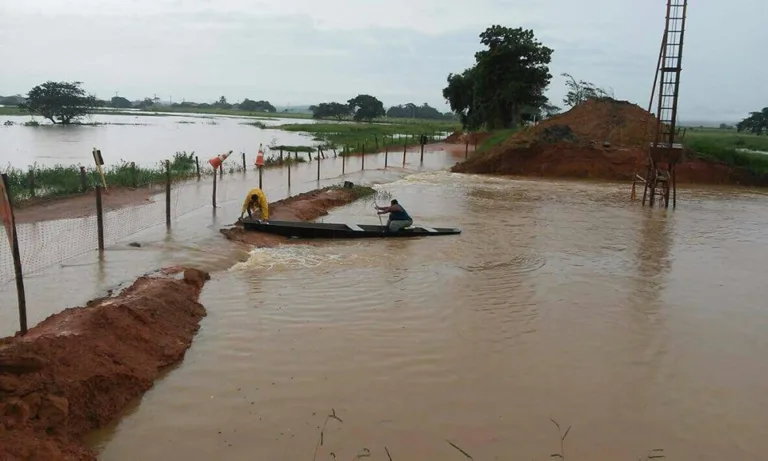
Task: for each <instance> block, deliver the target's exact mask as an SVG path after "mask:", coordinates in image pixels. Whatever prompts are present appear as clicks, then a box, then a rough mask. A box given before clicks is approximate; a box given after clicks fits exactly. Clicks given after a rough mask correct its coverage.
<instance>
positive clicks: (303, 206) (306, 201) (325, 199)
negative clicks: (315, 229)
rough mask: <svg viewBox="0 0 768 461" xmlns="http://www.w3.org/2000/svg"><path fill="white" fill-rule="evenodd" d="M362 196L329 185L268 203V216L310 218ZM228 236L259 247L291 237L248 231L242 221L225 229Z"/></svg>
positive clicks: (285, 219) (283, 218)
mask: <svg viewBox="0 0 768 461" xmlns="http://www.w3.org/2000/svg"><path fill="white" fill-rule="evenodd" d="M358 198H359V196H358V195H357V193H356V192H355V191H354V189H339V188H336V187H326V188H323V189H317V190H313V191H310V192H305V193H303V194H299V195H294V196H293V197H288V198H286V199H283V200H278V201H277V202H274V203H270V204H269V219H273V220H275V221H311V220H313V219H317V218H319V217H320V216H325V215H327V214H328V211H329V210H330V209H331V208H335V207H337V206H342V205H347V204H349V203H352V202H354V201H355V200H357V199H358ZM221 233H222V234H224V236H225V237H226V238H228V239H229V240H234V241H237V242H242V243H247V244H249V245H255V246H257V247H259V248H265V247H273V246H277V245H279V244H281V243H285V242H287V241H288V239H287V238H285V237H282V236H279V235H272V234H265V233H262V232H246V231H245V230H244V229H243V227H242V225H240V224H235V225H234V227H232V228H230V229H222V230H221Z"/></svg>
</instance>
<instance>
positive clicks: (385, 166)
mask: <svg viewBox="0 0 768 461" xmlns="http://www.w3.org/2000/svg"><path fill="white" fill-rule="evenodd" d="M386 139H387V138H384V140H386ZM388 164H389V147H387V143H386V142H385V143H384V169H385V170H386V169H387V165H388Z"/></svg>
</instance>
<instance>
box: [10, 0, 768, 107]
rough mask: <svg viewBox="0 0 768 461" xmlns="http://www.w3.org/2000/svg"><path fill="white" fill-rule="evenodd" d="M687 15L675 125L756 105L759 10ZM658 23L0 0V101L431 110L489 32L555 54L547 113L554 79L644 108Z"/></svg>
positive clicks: (150, 0)
mask: <svg viewBox="0 0 768 461" xmlns="http://www.w3.org/2000/svg"><path fill="white" fill-rule="evenodd" d="M691 3H692V5H691V7H689V11H688V28H687V31H686V41H685V50H684V56H683V68H684V69H683V74H682V83H681V101H680V104H681V106H680V110H681V115H680V116H681V118H683V119H686V120H739V119H741V118H743V117H744V116H745V115H746V114H747V112H749V111H751V110H758V109H760V108H762V107H764V106H768V85H766V84H765V81H766V79H767V78H768V77H767V76H766V74H768V59H765V56H766V51H765V44H766V43H768V32H766V30H767V29H766V28H765V20H766V17H767V16H768V9H766V7H765V6H764V5H763V3H764V1H763V0H731V1H727V2H726V1H723V0H697V1H694V2H691ZM665 13H666V1H665V0H472V1H459V0H251V1H246V0H66V1H65V0H0V94H2V95H7V94H15V93H22V94H26V92H27V91H29V89H30V88H32V87H33V86H34V85H36V84H38V83H41V82H43V81H45V80H49V79H50V80H80V81H82V82H84V87H85V88H86V90H88V91H89V92H91V93H96V94H97V95H98V96H99V97H101V98H109V97H111V96H114V95H115V92H119V94H120V96H125V97H127V98H129V99H139V98H143V97H145V96H152V95H154V94H157V96H158V97H160V98H162V99H164V100H166V99H168V98H169V97H172V98H173V100H174V101H180V100H182V99H187V100H195V101H203V100H208V101H211V100H214V99H216V98H218V97H219V96H220V95H225V96H226V97H227V98H228V100H230V101H238V100H241V99H242V98H244V97H248V98H251V99H267V100H269V101H270V102H272V104H274V105H286V104H292V105H304V104H315V103H318V102H323V101H333V100H338V101H346V100H347V99H349V98H351V97H354V96H355V95H357V94H358V93H368V94H372V95H374V96H377V97H379V99H381V100H382V101H383V102H384V104H385V106H390V105H395V104H400V103H406V102H416V103H422V102H427V103H429V104H430V105H433V106H436V107H438V108H439V109H441V110H447V106H446V104H445V101H444V100H443V98H442V88H443V87H444V86H445V79H446V77H447V75H448V73H450V72H461V71H462V70H463V69H465V68H467V67H469V66H471V65H472V64H473V59H474V58H473V54H474V52H475V51H477V50H478V49H479V48H480V44H479V38H478V34H479V33H480V32H482V31H483V30H484V29H485V28H486V27H488V26H489V25H491V24H500V25H504V26H509V27H525V28H531V29H533V30H534V32H535V34H536V36H537V38H539V39H540V40H541V41H542V42H543V43H544V44H546V45H547V46H549V47H551V48H553V49H554V50H555V52H554V55H553V60H552V64H551V72H552V74H553V75H555V78H554V79H553V81H552V84H551V86H550V90H549V96H550V98H551V99H552V101H553V102H554V103H555V104H558V105H560V103H561V100H562V96H563V94H564V93H565V87H564V84H563V78H562V77H560V75H559V74H560V73H562V72H569V73H571V74H573V75H574V76H575V77H576V78H578V79H584V80H588V81H592V82H594V83H596V84H598V85H601V86H606V87H611V88H613V91H614V93H615V95H616V97H617V98H620V99H628V100H630V101H632V102H637V103H639V104H640V105H642V106H646V105H647V104H648V98H649V94H650V90H651V84H652V82H653V72H654V70H655V66H656V58H657V54H658V49H659V44H660V41H661V35H662V32H663V28H664V16H665Z"/></svg>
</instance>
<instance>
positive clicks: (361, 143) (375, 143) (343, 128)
mask: <svg viewBox="0 0 768 461" xmlns="http://www.w3.org/2000/svg"><path fill="white" fill-rule="evenodd" d="M455 128H457V126H456V125H455V124H453V123H446V122H439V121H435V122H421V123H298V124H287V125H279V126H277V127H274V129H279V130H284V131H294V132H305V133H310V134H311V135H312V136H314V140H315V141H317V142H320V143H322V144H321V147H322V148H323V149H338V150H340V151H342V152H345V153H346V152H362V151H363V150H364V151H365V152H369V153H371V152H378V151H381V150H382V149H384V148H385V147H389V146H392V148H393V149H396V148H400V147H402V146H404V145H406V144H407V145H417V144H419V137H420V136H421V135H425V136H427V137H428V138H429V141H434V140H436V139H439V138H442V137H444V136H445V134H446V133H449V132H451V131H453V130H454V129H455ZM395 146H397V147H395Z"/></svg>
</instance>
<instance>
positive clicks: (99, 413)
mask: <svg viewBox="0 0 768 461" xmlns="http://www.w3.org/2000/svg"><path fill="white" fill-rule="evenodd" d="M207 279H208V275H207V274H206V273H204V272H201V271H198V270H194V269H189V270H186V271H183V276H182V274H176V275H173V276H171V275H169V274H167V273H166V274H157V275H153V276H145V277H142V278H140V279H138V280H137V281H136V282H135V283H134V284H133V285H131V286H130V287H129V288H127V289H125V290H123V291H122V292H121V293H120V294H119V295H117V296H115V297H106V298H101V299H97V300H94V301H91V302H89V303H88V304H87V305H86V306H85V307H78V308H71V309H67V310H65V311H63V312H61V313H58V314H56V315H53V316H51V317H49V318H47V319H46V320H44V321H43V322H41V323H40V324H39V325H37V326H36V327H34V328H32V329H31V330H29V332H28V333H27V334H26V335H25V336H18V335H17V336H15V337H11V338H4V339H2V340H0V460H2V461H16V460H24V461H27V460H29V461H33V460H34V461H37V460H40V461H43V460H44V461H64V460H66V461H83V460H96V455H95V453H93V452H92V451H91V450H89V449H88V448H87V447H85V446H84V445H83V444H82V443H81V439H82V437H83V436H84V435H85V434H86V433H88V432H89V431H92V430H94V429H96V428H99V427H102V426H104V425H105V424H107V423H109V422H110V421H111V420H112V419H113V418H114V417H115V416H116V415H117V414H118V413H119V412H120V411H121V410H123V409H124V408H125V407H126V405H127V404H128V403H129V402H130V401H131V400H133V399H135V398H136V397H139V396H141V395H142V394H143V393H144V392H145V391H146V390H147V389H149V388H150V387H151V386H152V383H153V381H154V380H155V378H157V376H158V375H159V374H160V372H161V371H162V370H163V369H164V368H165V367H167V366H169V365H172V364H174V363H176V362H178V361H180V360H181V359H182V358H183V357H184V353H185V352H186V350H187V349H188V348H189V346H190V344H191V342H192V338H193V336H194V335H195V333H196V332H197V330H198V328H199V322H200V320H201V319H202V318H203V317H204V316H205V309H204V308H203V306H202V305H201V304H200V303H198V302H197V299H198V297H199V295H200V291H201V289H202V287H203V284H204V283H205V280H207Z"/></svg>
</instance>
